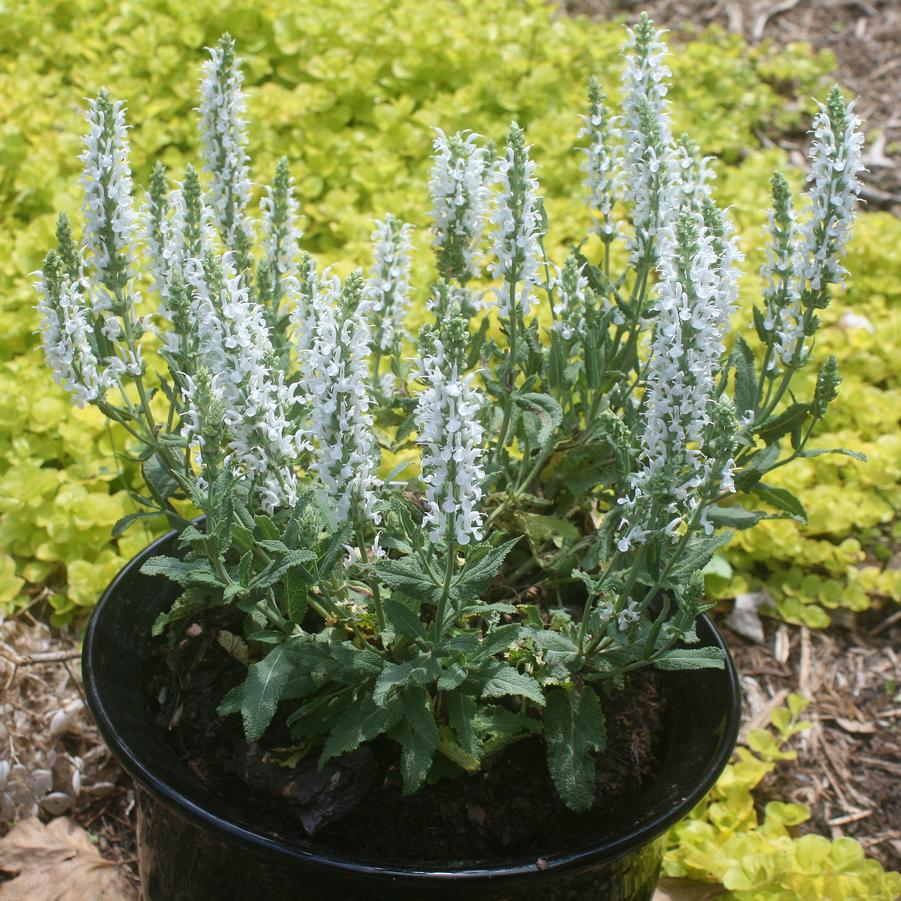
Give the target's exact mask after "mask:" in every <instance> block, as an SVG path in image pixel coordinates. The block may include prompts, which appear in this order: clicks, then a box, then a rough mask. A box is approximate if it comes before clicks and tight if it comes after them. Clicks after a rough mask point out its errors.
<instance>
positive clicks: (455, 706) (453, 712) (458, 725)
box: [444, 691, 482, 760]
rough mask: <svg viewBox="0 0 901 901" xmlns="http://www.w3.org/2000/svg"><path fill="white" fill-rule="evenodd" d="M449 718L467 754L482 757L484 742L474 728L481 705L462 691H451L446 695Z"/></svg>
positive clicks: (477, 757)
mask: <svg viewBox="0 0 901 901" xmlns="http://www.w3.org/2000/svg"><path fill="white" fill-rule="evenodd" d="M444 703H445V709H446V710H447V719H448V722H449V723H450V724H451V727H452V728H453V730H454V733H455V734H456V736H457V742H458V743H459V744H460V747H461V748H463V750H464V751H466V753H467V754H469V755H470V756H472V757H474V758H475V759H476V760H481V758H482V743H481V741H479V737H478V735H476V732H475V728H474V720H475V718H476V714H477V713H478V709H479V705H478V704H477V703H476V701H475V700H474V699H473V698H471V697H470V696H469V695H468V694H465V693H464V692H462V691H451V692H448V693H447V694H446V695H444Z"/></svg>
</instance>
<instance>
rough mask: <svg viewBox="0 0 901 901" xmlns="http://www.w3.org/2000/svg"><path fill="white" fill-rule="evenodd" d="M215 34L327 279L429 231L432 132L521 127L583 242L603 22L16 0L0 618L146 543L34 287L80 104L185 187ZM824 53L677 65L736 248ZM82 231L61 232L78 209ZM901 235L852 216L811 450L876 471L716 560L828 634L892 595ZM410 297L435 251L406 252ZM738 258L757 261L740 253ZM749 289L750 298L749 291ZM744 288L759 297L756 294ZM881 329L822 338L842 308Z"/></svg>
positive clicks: (0, 171)
mask: <svg viewBox="0 0 901 901" xmlns="http://www.w3.org/2000/svg"><path fill="white" fill-rule="evenodd" d="M226 29H227V30H229V31H231V32H232V33H233V34H235V35H236V37H237V38H238V42H239V47H240V49H241V53H242V55H243V56H244V58H245V60H246V72H247V84H248V88H249V112H250V116H251V120H252V133H251V142H252V149H253V152H254V174H255V177H256V179H257V181H259V182H265V181H267V180H268V179H270V178H271V176H272V172H273V169H274V162H275V160H276V159H277V157H278V156H280V155H281V154H287V155H288V157H289V158H290V159H291V160H292V165H293V170H294V173H295V175H296V177H297V181H298V188H299V193H300V195H301V198H302V201H303V203H304V207H305V213H306V231H307V235H306V238H305V241H304V245H305V247H306V248H307V249H309V250H312V251H314V252H316V253H319V254H322V255H323V256H324V257H325V258H327V259H328V260H329V261H331V260H334V259H337V260H338V261H339V263H340V266H341V268H343V269H345V270H346V269H348V268H350V266H351V265H353V264H358V263H364V264H366V263H368V259H369V255H368V254H369V251H368V247H367V237H368V234H369V231H370V228H371V224H372V220H373V218H374V217H375V216H380V215H382V214H383V213H384V212H385V211H386V210H391V211H392V212H394V213H395V214H397V215H399V216H402V217H404V218H407V219H410V220H412V221H414V222H416V223H418V224H419V225H422V226H424V225H425V223H426V217H425V211H426V210H427V207H428V203H427V195H426V176H427V171H428V156H429V153H430V142H431V136H432V129H433V127H435V126H441V127H443V128H445V129H446V130H455V129H458V128H472V129H474V130H476V131H479V132H481V133H483V134H486V135H488V136H490V137H499V136H500V135H502V134H503V132H504V130H505V129H506V126H507V124H508V122H509V120H510V119H511V118H513V117H516V118H517V119H518V120H519V121H520V122H521V123H522V124H524V125H525V126H526V127H527V129H528V134H529V139H530V141H532V142H533V143H534V145H535V150H534V156H535V158H536V159H537V161H538V162H539V163H540V164H541V166H542V169H541V176H542V183H543V186H544V190H545V192H546V194H547V196H548V209H549V212H550V216H551V223H552V227H551V235H550V239H551V240H550V243H551V245H552V246H553V245H558V246H559V245H561V244H563V243H565V242H567V241H569V240H572V239H577V238H579V237H581V235H582V234H583V233H584V230H585V227H586V225H587V221H588V219H587V213H586V211H585V210H584V208H583V206H582V204H581V198H580V195H581V188H580V182H581V177H580V175H579V173H578V157H577V155H576V154H574V153H573V152H572V143H573V139H574V136H575V132H576V130H577V127H578V122H577V119H576V114H577V112H579V111H580V110H581V107H582V94H583V87H584V83H585V81H586V78H587V76H588V74H589V72H591V71H594V72H596V73H597V74H598V75H599V76H600V77H601V78H602V80H604V82H605V83H606V84H607V85H609V86H611V87H615V84H616V79H617V77H618V72H619V46H620V44H621V42H622V30H621V27H620V26H619V25H613V24H592V23H589V22H588V21H586V20H573V19H569V18H567V17H564V16H561V15H559V14H558V13H556V12H555V11H554V7H552V6H549V5H546V4H545V3H543V2H539V0H523V2H514V0H457V2H453V3H451V2H449V0H448V2H441V0H436V2H432V3H422V2H420V0H392V2H382V3H379V2H374V0H328V2H325V0H315V2H310V3H304V4H289V3H287V2H284V0H282V2H276V0H257V2H254V3H252V4H251V3H242V2H235V0H223V2H215V3H214V2H212V0H198V2H192V3H181V2H176V0H148V2H145V3H140V4H139V3H109V2H100V0H67V2H48V0H20V2H19V3H18V4H16V5H15V11H14V12H10V11H7V14H6V15H5V16H4V27H3V29H2V31H0V62H2V66H0V334H2V335H3V342H2V345H0V551H2V552H3V553H4V556H2V557H0V605H3V606H4V607H5V608H6V609H10V608H11V607H15V606H21V605H22V604H24V603H27V602H28V599H29V598H33V597H35V596H45V595H44V594H42V592H43V591H44V589H45V588H46V587H47V586H49V589H48V591H47V594H46V596H49V597H50V599H51V601H52V603H53V605H54V608H55V609H56V611H57V619H58V620H59V619H65V618H68V617H69V616H70V615H71V614H72V612H73V611H74V610H75V609H76V608H77V607H79V606H90V605H91V604H92V603H93V602H94V599H95V597H96V595H97V593H98V590H99V589H100V588H101V587H102V585H103V584H104V583H105V581H106V580H107V579H108V577H109V576H110V575H111V574H112V573H113V572H114V571H115V570H116V568H117V567H118V566H119V565H120V564H121V563H122V561H123V560H124V559H125V558H126V557H127V556H128V555H129V554H130V553H132V551H133V550H134V549H135V547H136V546H138V545H140V544H142V543H144V542H145V541H146V540H147V538H148V537H149V533H148V532H146V531H141V530H140V529H138V530H137V531H135V532H134V533H127V534H126V536H125V537H123V538H120V539H118V540H117V541H110V540H109V538H108V531H109V528H110V526H111V525H112V524H113V523H114V522H115V521H116V519H117V518H118V517H119V516H120V515H121V514H122V513H123V511H127V510H128V509H129V503H130V502H129V500H128V497H127V493H126V489H127V488H128V487H131V485H132V484H134V478H135V476H134V472H133V471H132V470H131V469H130V468H128V467H126V468H125V472H124V474H123V473H122V471H121V470H122V467H121V466H120V464H119V463H118V462H117V460H116V458H115V457H114V455H113V453H112V444H116V445H119V444H121V437H119V436H117V435H116V434H115V432H113V433H110V432H109V431H107V429H106V427H105V426H104V424H103V423H102V421H101V419H100V417H99V415H97V414H95V413H94V412H93V411H76V410H73V409H71V408H70V407H69V406H68V404H67V402H66V400H65V398H64V395H63V393H62V392H61V391H60V390H59V389H57V388H56V387H55V386H53V385H52V383H51V381H50V377H49V374H48V373H47V371H46V370H45V369H43V367H42V364H41V360H40V355H39V353H38V352H37V351H36V350H35V345H36V339H35V336H34V335H33V331H34V328H35V325H36V318H35V316H34V314H33V313H32V311H31V304H32V302H33V299H32V293H31V288H30V285H29V277H28V274H29V273H30V272H31V271H33V270H34V269H36V268H37V267H38V265H39V261H40V259H41V256H42V254H43V252H44V250H45V249H46V248H47V247H48V246H49V245H50V241H51V233H52V227H53V222H54V217H55V214H56V211H57V210H58V209H59V208H62V209H65V210H66V211H67V212H69V213H76V212H77V207H78V203H79V197H78V189H77V184H76V179H77V169H78V162H77V155H78V152H79V136H80V134H81V131H82V122H81V118H80V115H81V107H82V105H83V98H84V97H86V96H88V95H91V94H93V93H95V92H96V89H97V88H98V87H99V86H100V85H102V84H106V85H107V86H109V88H110V89H111V91H112V92H113V94H114V95H115V96H117V97H122V98H124V99H126V100H127V101H128V104H129V119H130V122H131V123H132V125H133V126H134V128H133V130H132V133H131V137H132V144H133V149H134V155H133V156H134V168H135V173H136V176H137V179H138V181H139V182H145V183H146V180H147V177H148V175H149V171H150V167H151V166H152V163H153V161H154V160H156V159H157V158H162V159H163V160H164V161H165V162H166V163H167V164H168V165H169V166H170V167H171V168H172V169H173V170H175V171H176V172H177V171H178V170H179V169H180V167H181V165H182V164H183V163H184V162H185V160H186V159H189V158H195V157H196V156H197V141H196V133H195V128H196V125H195V121H196V120H195V114H194V113H193V112H192V110H193V107H194V106H195V105H196V103H197V82H198V78H197V67H198V65H199V62H200V61H201V59H202V57H203V47H204V46H205V45H209V44H212V43H213V42H214V41H215V39H216V38H217V37H218V35H219V34H220V33H221V32H222V31H224V30H226ZM828 65H829V60H828V59H826V58H824V57H817V56H815V55H813V54H812V53H811V52H810V51H809V49H806V48H804V47H800V46H799V47H792V48H788V50H786V51H776V50H774V49H772V48H768V47H762V48H750V47H748V46H746V45H744V44H743V43H742V42H741V41H740V40H739V39H737V38H736V37H734V36H730V35H726V34H724V33H722V32H717V31H711V32H708V33H705V34H703V35H701V36H699V37H698V38H697V39H695V40H693V41H691V42H689V43H688V44H687V45H686V46H684V47H683V48H681V50H680V52H679V53H678V54H677V55H675V56H674V58H673V60H672V69H673V74H674V87H673V90H672V97H673V100H674V103H675V109H676V127H677V129H678V128H683V127H685V128H689V127H690V128H691V130H692V132H693V134H694V135H695V137H696V138H697V139H698V140H699V142H700V143H701V146H702V147H703V149H704V151H705V152H707V153H713V154H716V155H717V156H718V157H719V158H720V160H721V161H722V163H723V165H722V166H721V167H720V168H721V172H720V176H721V197H722V199H723V200H724V201H725V202H728V203H732V204H734V207H735V214H736V218H737V220H738V222H739V226H740V227H741V228H742V230H743V233H744V235H745V237H746V239H747V240H746V242H745V243H746V246H747V247H750V246H751V243H752V242H756V241H757V238H758V234H759V232H758V226H759V223H760V222H761V221H762V209H763V207H764V206H765V204H766V202H767V196H766V194H767V189H766V182H767V178H768V175H769V169H770V168H771V167H772V166H773V165H777V164H784V160H783V158H782V156H781V155H780V154H778V153H774V152H772V151H770V152H766V153H763V152H760V151H759V150H757V149H755V148H757V147H758V139H757V137H756V135H757V134H758V133H759V132H760V130H761V129H762V130H764V131H772V130H779V129H780V128H785V127H793V128H794V127H797V126H798V125H799V124H800V123H802V122H803V121H805V120H806V118H807V116H808V115H809V113H810V112H811V108H810V102H809V100H807V98H809V97H810V96H811V95H812V94H814V93H818V94H823V93H824V80H823V75H824V73H825V72H826V70H827V69H828ZM76 219H77V216H76ZM899 239H901V228H899V224H898V222H897V221H895V220H892V219H890V218H888V217H886V216H880V215H870V214H868V215H865V216H864V217H863V221H862V222H861V225H860V228H859V237H858V239H857V240H856V242H855V244H854V246H853V250H852V259H851V269H852V270H853V271H854V272H855V276H854V280H853V282H852V289H851V291H850V292H849V294H848V295H847V296H846V297H844V298H843V299H842V302H841V306H840V307H838V308H837V309H836V311H835V312H834V313H833V312H830V313H829V314H828V316H827V320H828V322H829V323H830V325H829V327H828V328H826V329H825V330H824V331H823V333H822V340H821V344H822V345H823V347H822V350H823V351H824V352H825V350H826V349H830V350H834V351H835V352H836V353H837V354H838V355H839V357H840V359H841V360H842V361H843V364H844V366H845V369H844V373H845V384H844V386H843V395H842V399H841V400H840V401H839V402H838V403H837V404H836V405H835V407H834V410H833V412H832V413H831V414H830V418H829V421H828V423H827V427H828V428H827V431H829V432H830V433H832V434H828V435H826V434H824V435H823V436H822V437H821V439H820V442H819V443H820V444H821V445H824V446H825V445H829V444H833V443H835V444H843V445H846V446H849V447H853V448H856V449H859V450H863V451H865V452H866V453H867V454H869V455H870V457H871V460H872V462H871V464H869V465H862V464H859V463H857V462H855V461H852V460H850V459H848V458H819V459H818V460H816V461H815V462H816V464H817V466H816V469H814V466H813V465H812V462H814V461H807V463H805V464H804V465H803V466H801V467H800V468H796V469H793V470H791V471H788V470H786V471H785V478H786V484H792V485H795V486H798V485H803V486H805V488H806V491H805V495H806V500H807V502H808V505H809V507H810V512H811V523H810V525H809V526H807V527H803V526H799V525H796V524H793V523H789V522H785V521H773V522H767V523H764V524H762V525H761V526H759V527H758V528H757V529H756V530H754V531H753V532H751V533H748V534H746V535H743V536H742V537H741V539H740V540H739V542H738V543H737V544H736V545H735V547H734V550H733V551H731V552H730V557H729V559H730V561H731V562H732V564H733V565H734V567H735V571H736V577H735V580H734V585H733V587H725V586H724V585H723V584H722V583H719V584H715V583H716V580H715V579H714V578H712V579H711V584H712V587H713V588H714V589H715V590H717V591H718V592H719V593H721V594H724V595H726V594H730V593H732V592H733V591H734V590H735V587H737V588H742V587H744V586H745V585H747V584H751V583H754V582H758V581H760V580H761V579H762V580H764V581H765V582H766V584H767V585H768V586H769V587H770V589H771V591H772V592H773V595H774V597H775V598H776V600H777V603H778V605H779V607H780V609H781V611H782V613H783V615H784V616H786V617H787V618H789V619H794V620H802V621H804V622H807V623H810V624H814V625H817V624H821V623H823V622H825V621H826V616H825V614H824V612H823V608H824V607H833V606H836V605H845V606H851V607H861V606H865V605H866V604H867V603H868V601H869V598H871V597H872V596H874V595H876V594H878V595H885V596H893V597H897V596H898V592H899V585H898V577H897V575H895V574H892V573H889V574H886V573H882V572H881V571H879V569H878V567H877V566H876V565H871V566H867V567H863V568H859V567H860V564H861V563H862V562H863V559H864V555H865V553H867V552H868V551H869V552H872V553H873V554H875V557H874V559H876V560H878V554H879V549H880V547H885V546H886V545H887V543H888V541H889V540H890V538H891V530H892V529H893V528H894V529H897V525H896V520H895V518H894V511H895V510H896V509H897V508H898V504H899V500H901V497H899V488H898V485H897V475H898V460H899V453H898V451H899V446H898V442H899V439H898V437H897V411H898V409H899V408H901V403H899V394H898V372H899V365H898V364H897V363H896V362H895V361H894V359H893V356H892V354H893V349H894V348H895V347H897V343H898V342H897V339H898V333H899V329H901V318H899V316H901V314H899V311H898V306H897V299H898V287H897V285H896V284H895V283H894V281H893V274H894V273H893V271H892V270H893V263H894V260H893V254H895V253H896V251H895V248H896V247H897V246H898V245H899ZM417 244H418V247H419V250H420V253H419V259H418V261H417V267H418V268H419V270H420V271H419V274H420V276H421V278H420V283H424V282H425V281H426V279H427V267H428V264H429V262H428V253H427V249H426V248H427V244H428V238H427V235H426V234H425V233H424V230H421V231H420V234H419V237H418V241H417ZM751 262H757V258H756V257H754V256H753V255H752V258H751ZM754 287H755V286H754V284H752V280H750V279H749V280H748V284H747V285H746V288H748V289H749V292H751V291H752V289H753V288H754ZM748 296H750V293H749V294H748ZM845 308H848V309H853V310H854V311H855V312H858V313H861V314H864V315H866V316H868V317H869V318H870V320H871V321H872V322H873V323H874V324H875V325H877V327H878V332H877V333H876V334H874V335H869V334H867V333H866V332H863V331H860V330H853V331H843V330H841V329H840V328H838V327H836V326H835V324H834V323H835V319H836V317H837V314H838V310H839V309H845Z"/></svg>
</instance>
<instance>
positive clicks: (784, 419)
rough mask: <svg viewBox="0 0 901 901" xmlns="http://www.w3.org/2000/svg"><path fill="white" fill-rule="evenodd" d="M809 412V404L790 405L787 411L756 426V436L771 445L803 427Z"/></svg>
mask: <svg viewBox="0 0 901 901" xmlns="http://www.w3.org/2000/svg"><path fill="white" fill-rule="evenodd" d="M809 412H810V404H798V403H795V404H791V406H789V407H788V409H787V410H785V411H784V412H783V413H780V414H779V415H778V416H774V417H771V418H770V419H768V420H767V421H766V422H764V423H763V424H762V425H760V426H758V428H757V434H758V435H760V437H761V438H763V440H764V441H765V442H766V443H767V444H772V443H773V442H774V441H778V440H779V439H780V438H782V437H783V436H784V435H788V434H789V433H790V432H794V431H795V430H796V429H798V428H800V427H801V425H803V423H804V420H805V419H807V414H808V413H809Z"/></svg>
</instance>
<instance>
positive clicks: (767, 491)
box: [752, 482, 807, 522]
mask: <svg viewBox="0 0 901 901" xmlns="http://www.w3.org/2000/svg"><path fill="white" fill-rule="evenodd" d="M752 490H753V492H754V494H756V495H757V496H758V497H759V498H760V499H761V500H762V501H765V502H766V503H768V504H769V505H770V506H771V507H775V508H776V509H777V510H782V512H783V513H788V514H789V515H790V516H791V517H793V518H794V519H797V520H799V521H800V522H807V511H806V510H805V509H804V505H803V504H802V503H801V501H799V500H798V499H797V498H796V497H795V496H794V495H793V494H792V493H791V492H790V491H786V490H785V489H784V488H778V487H776V486H775V485H766V484H764V483H763V482H758V483H757V484H756V485H755V486H754V488H753V489H752Z"/></svg>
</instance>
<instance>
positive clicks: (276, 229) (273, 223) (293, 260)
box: [260, 157, 301, 310]
mask: <svg viewBox="0 0 901 901" xmlns="http://www.w3.org/2000/svg"><path fill="white" fill-rule="evenodd" d="M260 209H261V210H262V212H263V253H264V254H265V260H264V265H263V271H262V272H261V279H260V280H261V282H262V285H261V293H262V294H263V295H264V296H265V297H266V298H267V299H269V301H270V303H271V305H272V306H273V307H274V309H275V310H277V309H278V303H279V299H280V298H281V296H282V294H283V293H284V285H283V280H284V279H286V278H289V277H291V276H292V275H295V274H296V271H297V261H298V257H299V256H300V239H301V232H300V228H299V227H298V224H297V218H298V213H299V210H300V204H299V203H298V202H297V198H296V197H295V196H294V179H293V178H292V177H291V171H290V169H289V168H288V160H287V159H285V158H284V157H282V158H281V159H280V160H279V161H278V165H277V166H276V169H275V178H274V179H273V181H272V184H271V185H270V186H268V187H267V188H266V194H265V196H264V197H263V199H262V200H261V201H260Z"/></svg>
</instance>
